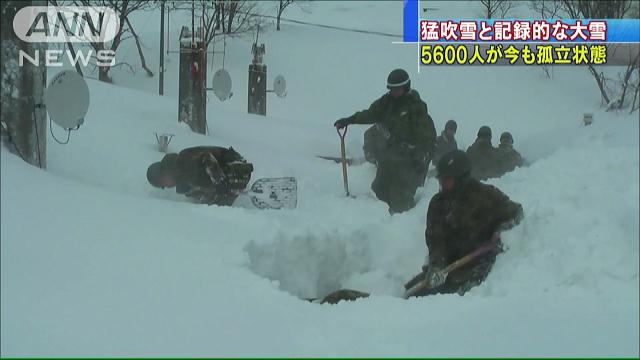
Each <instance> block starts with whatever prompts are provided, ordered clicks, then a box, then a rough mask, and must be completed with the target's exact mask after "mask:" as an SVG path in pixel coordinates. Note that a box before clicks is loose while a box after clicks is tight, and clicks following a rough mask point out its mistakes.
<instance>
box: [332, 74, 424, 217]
mask: <svg viewBox="0 0 640 360" xmlns="http://www.w3.org/2000/svg"><path fill="white" fill-rule="evenodd" d="M387 89H389V92H387V93H386V94H384V95H382V97H380V98H379V99H377V100H376V101H374V102H373V103H372V104H371V106H370V107H369V108H368V109H366V110H362V111H358V112H356V113H355V114H353V115H351V116H349V117H346V118H342V119H339V120H338V121H336V122H335V123H334V126H335V127H336V128H338V129H342V128H344V127H346V126H348V125H352V124H375V125H374V127H372V128H371V129H369V130H367V132H366V133H365V145H364V152H365V157H366V158H367V159H368V160H369V161H372V162H374V163H375V164H376V166H377V171H376V177H375V179H374V180H373V183H372V184H371V189H372V190H373V191H374V192H375V194H376V196H377V197H378V199H380V200H382V201H384V202H385V203H387V204H388V205H389V212H390V213H392V214H393V213H399V212H403V211H407V210H409V209H411V208H413V207H414V206H415V200H414V195H415V193H416V190H417V188H418V187H419V186H421V185H423V184H424V176H425V174H426V171H427V169H428V167H429V162H430V161H431V156H432V154H433V149H434V146H435V140H436V131H435V127H434V125H433V120H431V117H429V115H428V111H427V104H426V103H425V102H424V101H422V100H421V99H420V95H419V94H418V92H417V91H416V90H414V89H411V81H410V79H409V74H407V72H406V71H404V70H402V69H395V70H393V71H391V73H390V74H389V76H388V78H387Z"/></svg>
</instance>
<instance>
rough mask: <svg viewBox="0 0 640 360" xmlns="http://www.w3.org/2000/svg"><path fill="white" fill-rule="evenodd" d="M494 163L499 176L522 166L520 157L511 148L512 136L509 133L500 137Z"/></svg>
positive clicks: (504, 133)
mask: <svg viewBox="0 0 640 360" xmlns="http://www.w3.org/2000/svg"><path fill="white" fill-rule="evenodd" d="M496 163H497V166H498V169H499V172H500V176H502V175H503V174H506V173H508V172H511V171H513V170H515V169H516V168H517V167H521V166H522V165H523V160H522V156H521V155H520V153H519V152H517V151H516V149H514V148H513V136H512V135H511V133H509V132H503V133H502V135H500V145H498V149H497V150H496Z"/></svg>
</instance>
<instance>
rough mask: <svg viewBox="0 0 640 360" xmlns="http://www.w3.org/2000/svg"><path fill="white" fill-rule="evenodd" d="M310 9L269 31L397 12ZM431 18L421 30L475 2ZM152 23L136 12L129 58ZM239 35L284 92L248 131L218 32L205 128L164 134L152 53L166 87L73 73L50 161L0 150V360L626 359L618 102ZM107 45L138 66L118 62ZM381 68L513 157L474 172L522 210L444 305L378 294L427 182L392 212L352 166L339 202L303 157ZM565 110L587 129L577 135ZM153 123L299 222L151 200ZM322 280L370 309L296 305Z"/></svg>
mask: <svg viewBox="0 0 640 360" xmlns="http://www.w3.org/2000/svg"><path fill="white" fill-rule="evenodd" d="M449 4H451V5H449ZM467 5H468V4H467ZM307 6H308V7H309V8H310V9H309V10H311V13H305V12H303V11H299V10H298V9H297V8H292V10H291V12H290V13H289V16H288V17H290V18H296V19H300V20H306V21H312V22H323V23H330V24H333V25H339V26H348V27H356V28H362V29H371V30H377V31H385V32H399V31H400V30H401V14H402V6H401V3H399V2H389V3H385V2H353V3H346V2H339V3H332V2H317V3H316V2H313V3H310V4H308V5H307ZM434 7H437V8H439V10H438V11H439V12H440V13H439V14H438V15H441V16H445V15H446V16H453V15H458V16H472V15H473V12H474V11H477V9H475V10H474V9H473V8H471V7H468V6H467V7H465V8H462V7H461V5H459V3H456V2H452V3H439V4H435V5H434ZM465 11H466V12H465ZM522 11H524V10H522ZM173 16H175V17H174V18H173V19H174V20H172V21H174V22H176V23H180V21H181V20H180V16H179V14H174V15H173ZM285 16H287V15H286V14H285ZM147 18H150V19H151V20H148V19H147ZM156 20H158V21H159V19H157V18H153V17H152V16H148V15H147V16H146V17H141V19H140V20H139V21H140V26H139V28H138V32H139V33H140V34H141V36H142V38H143V41H144V42H145V46H147V47H148V48H149V49H148V51H146V54H147V61H148V63H149V64H156V63H157V54H156V53H157V40H158V35H157V34H156V33H154V29H153V28H155V27H156V22H157V21H156ZM145 21H149V25H147V26H145ZM172 27H173V29H176V32H174V33H172V39H176V36H177V26H176V24H173V25H172ZM260 37H261V39H262V40H264V42H265V44H266V46H267V54H266V56H265V62H266V64H267V65H268V68H269V82H271V81H272V79H273V78H274V77H275V75H277V74H283V75H285V77H286V78H287V85H288V88H289V94H288V96H287V97H286V98H285V99H278V98H275V97H269V99H268V108H267V109H268V110H267V111H268V116H267V117H261V116H254V115H247V114H246V100H247V98H246V82H247V65H248V64H249V62H250V51H249V50H250V40H248V39H233V40H231V39H230V40H229V41H228V43H227V51H228V53H227V58H226V60H225V64H226V68H227V70H228V71H229V72H230V73H231V75H232V78H233V79H234V92H235V95H234V97H233V98H232V99H230V100H229V101H227V102H224V103H220V102H219V101H218V100H217V99H215V97H214V96H210V100H209V105H208V118H209V120H210V123H209V126H210V130H211V135H210V136H202V135H197V134H194V133H192V132H190V131H189V130H188V129H186V128H185V127H184V126H182V125H178V124H177V123H176V117H177V100H176V97H177V71H176V70H177V63H178V58H177V56H176V54H170V56H169V66H168V72H167V74H166V85H165V86H166V95H165V96H164V97H159V96H157V95H155V93H156V91H157V90H156V89H157V78H156V77H154V78H146V76H145V75H144V74H143V73H142V72H138V73H136V74H129V73H127V72H126V71H124V69H121V71H120V72H115V73H114V74H113V75H114V79H115V83H116V85H106V84H103V83H99V82H97V81H93V80H89V81H88V83H89V88H90V91H91V107H90V110H89V114H88V116H87V120H86V122H85V124H84V125H83V126H82V127H81V128H80V130H79V131H78V132H77V133H73V134H72V135H71V136H72V137H71V140H70V143H69V144H68V145H66V146H62V145H58V144H56V143H54V142H53V141H49V143H48V155H47V162H48V169H47V171H42V170H39V169H36V168H33V167H30V166H28V165H25V164H24V163H23V162H22V161H20V160H19V158H17V157H16V156H14V155H12V154H10V153H9V152H8V151H7V150H6V149H5V148H3V149H2V151H1V176H2V177H1V180H2V181H1V196H2V197H1V198H2V202H1V221H2V223H1V224H2V226H1V253H0V256H1V259H0V260H1V271H0V274H1V290H2V292H1V298H0V300H1V313H0V320H1V321H0V325H1V327H0V330H1V338H0V340H1V344H2V350H1V353H2V355H3V356H27V355H29V356H44V355H67V356H74V355H110V356H123V355H129V356H153V355H156V356H158V355H165V356H195V355H200V356H274V355H281V356H287V355H289V356H390V355H396V356H444V355H457V356H507V355H511V356H527V355H533V356H638V355H639V343H638V338H639V333H638V328H639V316H640V314H639V296H638V290H639V278H638V267H639V256H640V255H639V238H640V231H639V226H638V218H639V200H638V199H639V196H640V192H639V183H640V180H639V170H640V169H639V143H640V142H639V135H638V133H639V127H638V119H637V116H638V114H637V112H636V113H635V114H633V115H626V114H612V113H606V112H604V111H603V110H602V109H600V108H599V107H598V103H599V95H598V92H597V89H596V87H595V85H594V84H593V79H592V78H590V76H589V75H588V74H587V72H586V70H585V69H581V68H561V69H555V74H554V79H552V80H549V79H546V78H544V77H543V76H542V72H541V70H539V69H536V68H506V67H505V68H490V67H487V68H473V69H471V68H457V67H449V68H445V67H440V68H422V69H421V70H420V73H418V68H417V61H418V59H417V50H416V48H415V46H410V45H401V44H391V41H392V39H390V38H385V37H379V36H373V35H362V34H357V33H347V32H337V31H334V30H328V29H319V28H313V27H304V26H301V25H294V24H289V23H285V24H283V31H281V32H275V31H268V32H266V33H263V34H261V36H260ZM128 46H134V45H133V44H132V43H131V44H129V45H128ZM119 54H120V52H119ZM122 54H123V55H122V56H123V57H124V59H128V60H129V61H130V62H131V63H132V64H135V63H136V61H137V59H136V51H135V49H132V50H131V51H127V50H126V47H125V45H123V51H122ZM220 63H221V60H220V59H219V58H216V61H215V63H214V64H213V69H217V68H219V67H220ZM210 66H211V64H210ZM396 67H404V68H406V69H407V70H408V71H409V72H410V74H411V76H412V85H413V87H414V88H416V89H417V90H418V91H420V93H421V95H422V97H423V98H424V99H425V101H427V103H428V104H429V110H430V113H431V114H432V116H433V118H434V120H435V122H436V127H437V128H438V130H440V129H442V127H443V125H444V123H445V121H446V120H448V119H449V118H454V119H456V120H457V121H458V124H459V130H458V140H459V145H461V147H465V148H466V146H467V145H469V144H470V143H471V142H472V141H473V139H474V137H475V133H476V131H477V129H478V127H479V126H481V125H485V124H486V125H490V126H491V127H492V128H493V132H494V137H498V136H499V134H500V133H501V132H502V131H505V130H508V131H511V132H512V133H513V135H514V138H515V144H516V147H517V148H518V149H519V150H521V152H522V153H523V155H524V156H525V157H526V158H527V159H528V160H529V161H530V162H531V166H529V167H527V168H522V169H518V170H517V171H515V172H513V173H510V174H508V175H506V176H504V177H503V178H501V179H496V180H491V181H490V183H493V184H495V185H497V186H498V187H499V188H500V189H502V190H503V191H504V192H505V193H506V194H508V195H509V196H511V197H512V198H513V199H514V200H515V201H518V202H520V203H522V205H523V207H524V210H525V216H526V217H525V219H524V220H523V222H522V223H521V224H520V225H519V226H517V227H515V228H514V229H512V230H511V231H509V232H506V233H504V234H503V239H504V241H505V244H506V245H507V248H508V249H507V251H506V252H505V253H503V254H501V255H500V256H499V257H498V260H497V262H496V265H495V266H494V269H493V271H492V273H491V274H490V276H489V277H488V279H487V280H486V281H485V283H484V284H482V285H481V286H479V287H477V288H475V289H473V290H471V291H470V292H469V293H467V294H466V295H465V296H462V297H460V296H457V295H438V296H433V297H428V298H420V299H411V300H402V299H400V298H399V296H400V295H401V294H402V290H403V288H402V284H404V282H406V281H407V280H408V279H409V278H410V277H411V276H412V275H414V274H415V273H416V272H417V271H418V270H419V269H420V265H421V264H422V263H423V260H424V256H425V253H426V248H425V244H424V227H425V216H426V208H427V204H428V201H429V199H430V198H431V196H432V195H433V194H435V193H436V192H437V191H438V187H437V184H436V183H435V182H434V181H432V180H430V181H428V182H427V184H426V186H425V187H424V188H421V189H419V191H418V194H417V197H418V198H419V202H418V205H417V206H416V208H415V209H413V210H411V211H409V212H407V213H403V214H399V215H394V216H390V215H389V213H388V212H387V207H386V205H385V204H384V203H381V202H380V201H378V200H376V199H375V196H374V195H373V194H372V192H371V190H370V189H369V185H370V182H371V180H372V179H373V177H374V174H375V169H374V167H373V166H371V165H369V164H365V165H361V166H355V167H351V168H350V169H349V185H350V188H351V190H352V192H353V193H355V195H356V196H357V198H356V199H350V198H345V197H344V196H343V192H342V178H341V172H340V167H339V165H336V164H334V163H332V162H328V161H325V160H320V159H317V158H315V155H318V154H323V155H337V154H338V150H339V142H338V137H337V136H336V134H335V129H334V128H333V127H332V123H333V121H335V119H337V118H339V117H342V116H346V115H349V114H351V113H352V112H353V111H355V110H359V109H361V108H364V107H367V106H368V104H369V103H370V102H371V101H372V100H374V99H375V98H377V97H378V96H380V95H381V94H382V93H383V91H384V90H385V89H384V81H385V79H386V75H387V73H388V72H389V71H390V70H391V69H393V68H396ZM269 96H271V95H269ZM585 112H592V113H594V117H595V122H594V124H593V125H592V126H590V127H583V126H581V124H580V120H581V118H582V114H583V113H585ZM53 130H54V132H55V131H60V133H61V130H60V129H58V128H54V129H53ZM364 130H365V127H360V128H357V127H351V128H350V130H349V135H348V141H347V153H348V155H349V156H354V157H358V156H362V133H363V132H364ZM154 132H170V133H174V134H176V136H175V138H174V140H173V141H172V142H171V145H170V150H173V151H178V150H180V149H182V148H184V147H188V146H194V145H208V144H209V145H224V146H228V145H233V147H234V148H235V149H237V150H238V151H239V152H240V153H241V154H243V155H244V156H245V157H246V158H247V159H248V160H250V161H251V162H253V164H254V166H255V172H254V176H253V177H254V178H259V177H269V176H295V177H296V178H297V179H298V207H297V209H295V210H282V211H276V210H267V211H260V210H255V209H245V208H238V207H233V208H230V207H217V206H210V207H209V206H201V205H195V204H191V203H189V202H187V201H185V199H184V198H182V197H181V196H178V195H176V194H173V193H171V192H170V191H162V190H158V189H153V188H152V187H150V186H149V185H148V184H147V182H146V177H145V173H146V169H147V166H148V165H149V164H150V163H152V162H154V161H157V160H158V159H160V158H161V156H162V154H161V153H159V152H157V151H156V140H155V136H154ZM63 136H64V135H63ZM339 288H352V289H358V290H363V291H368V292H371V293H372V296H371V297H369V298H367V299H361V300H358V301H356V302H351V303H349V302H346V303H344V302H343V303H340V304H338V305H317V304H312V303H309V302H307V301H303V300H300V298H305V297H317V296H323V295H325V294H327V293H328V292H330V291H332V290H336V289H339Z"/></svg>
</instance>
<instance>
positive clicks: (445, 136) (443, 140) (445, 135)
mask: <svg viewBox="0 0 640 360" xmlns="http://www.w3.org/2000/svg"><path fill="white" fill-rule="evenodd" d="M457 130H458V124H457V123H456V121H455V120H449V121H447V123H446V124H445V125H444V130H442V133H441V134H440V136H438V138H437V139H436V150H435V151H434V152H433V163H434V164H437V163H438V161H439V160H440V158H441V157H442V155H444V154H446V153H448V152H450V151H453V150H458V143H457V142H456V138H455V136H456V131H457Z"/></svg>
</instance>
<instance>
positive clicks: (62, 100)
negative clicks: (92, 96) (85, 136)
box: [44, 70, 89, 129]
mask: <svg viewBox="0 0 640 360" xmlns="http://www.w3.org/2000/svg"><path fill="white" fill-rule="evenodd" d="M44 102H45V105H46V106H47V112H48V113H49V117H50V118H51V120H53V122H55V123H56V124H58V125H60V126H61V127H62V128H64V129H76V128H78V127H79V126H80V125H82V123H84V117H85V116H86V115H87V111H88V110H89V87H88V86H87V83H86V82H85V81H84V78H83V77H82V76H80V74H78V73H77V72H76V71H75V70H65V71H61V72H59V73H58V74H56V75H55V76H54V77H53V79H51V81H50V82H49V86H47V90H46V93H45V100H44Z"/></svg>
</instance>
